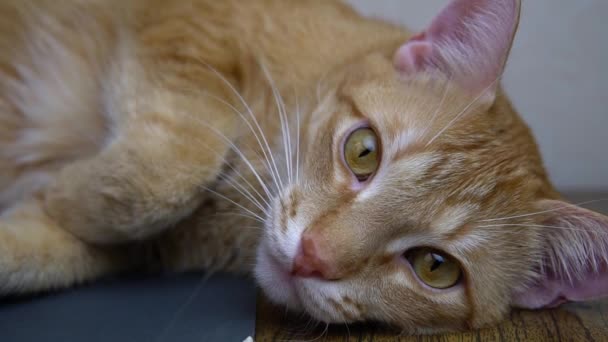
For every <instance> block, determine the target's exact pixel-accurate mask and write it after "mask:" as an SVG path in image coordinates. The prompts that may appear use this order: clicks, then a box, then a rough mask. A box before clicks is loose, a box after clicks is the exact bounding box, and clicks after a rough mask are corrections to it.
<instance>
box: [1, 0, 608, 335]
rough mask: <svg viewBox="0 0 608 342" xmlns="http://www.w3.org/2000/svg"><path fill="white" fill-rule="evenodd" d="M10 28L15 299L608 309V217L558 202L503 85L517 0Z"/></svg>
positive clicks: (69, 21) (348, 314)
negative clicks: (63, 294) (36, 295)
mask: <svg viewBox="0 0 608 342" xmlns="http://www.w3.org/2000/svg"><path fill="white" fill-rule="evenodd" d="M0 18H2V20H0V47H1V49H0V213H1V214H0V215H1V216H0V292H1V293H3V294H12V293H24V292H25V293H27V292H35V291H44V290H49V289H57V288H64V287H68V286H72V285H75V284H78V283H82V282H87V281H91V280H94V279H96V278H99V277H101V276H104V275H107V274H112V273H117V272H121V271H127V270H130V269H135V268H142V267H143V268H149V269H154V270H161V271H170V272H183V271H191V270H207V271H230V272H238V273H253V274H254V275H255V277H256V279H257V280H258V282H259V284H260V285H261V287H262V288H263V289H264V290H265V292H266V293H267V295H268V296H269V297H270V298H271V299H272V300H274V301H275V302H277V303H280V304H286V305H288V306H289V307H291V308H292V309H294V310H303V311H305V312H307V313H308V314H310V315H312V316H313V317H315V318H317V319H319V320H322V321H326V322H352V321H361V320H377V321H382V322H387V323H390V324H394V325H398V326H400V327H402V328H404V329H406V330H407V331H409V332H413V333H414V332H417V333H420V332H437V331H443V330H455V329H466V328H475V327H479V326H482V325H485V324H490V323H494V322H496V321H498V320H500V319H502V318H503V317H504V316H505V315H506V314H507V313H508V312H509V310H510V309H511V307H513V306H520V307H531V308H541V307H545V306H551V305H555V304H558V303H559V302H561V301H567V300H586V299H592V298H596V297H599V296H601V295H605V294H606V290H607V289H606V286H605V280H606V279H605V273H606V260H607V259H608V253H607V252H606V249H607V248H608V247H607V246H608V243H607V241H608V237H607V234H608V230H607V229H606V226H608V224H607V220H606V218H605V217H603V216H601V215H599V214H595V213H592V212H589V211H586V210H584V209H581V208H578V207H576V206H573V205H569V204H566V203H565V202H562V201H560V200H559V194H558V193H557V192H556V191H555V190H554V188H553V187H552V186H551V184H550V182H549V181H548V179H547V176H546V173H545V171H544V168H543V166H542V161H541V157H540V155H539V153H538V149H537V146H536V144H535V142H534V140H533V138H532V136H531V134H530V132H529V129H528V128H527V127H526V125H525V124H524V122H523V121H522V120H521V119H520V118H519V116H518V115H517V113H516V112H515V111H514V109H513V108H512V106H511V105H510V103H509V101H508V99H507V98H506V96H505V95H504V94H503V92H502V91H501V89H500V87H499V86H498V81H499V79H500V76H501V75H502V72H503V68H504V66H505V63H506V60H507V56H508V53H509V49H510V46H511V42H512V40H513V37H514V34H515V30H516V27H517V22H518V19H519V2H518V1H497V0H494V1H490V0H485V1H482V0H456V1H453V2H452V3H451V4H450V5H449V6H448V7H447V8H446V9H445V10H444V11H443V12H442V13H441V14H440V15H439V16H438V18H437V19H436V20H435V21H434V22H433V23H432V24H431V26H430V27H429V28H428V29H427V30H426V31H425V32H424V33H422V34H417V35H412V34H411V33H409V32H407V31H406V30H404V29H403V28H401V27H398V26H395V25H391V24H387V23H384V22H382V21H379V20H374V19H367V18H363V17H361V16H360V15H358V14H357V13H355V12H354V11H353V10H352V9H350V8H349V7H348V6H346V5H344V4H343V3H341V2H339V1H313V0H310V1H294V2H287V1H281V0H256V1H246V2H243V1H205V0H180V1H160V0H137V1H130V2H127V3H125V2H124V1H123V2H120V1H113V0H109V1H76V0H74V1H69V2H61V3H58V2H53V1H50V0H48V1H47V0H38V1H17V0H10V1H4V2H2V3H1V4H0ZM453 32H456V33H453ZM358 139H359V140H358ZM357 149H358V150H357ZM353 151H354V152H357V151H359V152H361V153H359V152H357V153H354V152H353ZM353 153H354V154H353ZM361 170H364V171H361ZM365 170H368V171H369V172H368V171H365ZM550 227H553V228H554V229H551V228H550ZM418 256H420V258H419V257H418ZM429 257H431V258H435V259H434V262H435V264H433V269H432V271H435V267H439V266H441V267H442V268H443V269H446V267H449V266H450V265H452V266H451V267H452V268H451V270H457V271H458V273H453V272H456V271H453V272H452V274H455V275H457V276H453V279H452V280H453V281H450V277H451V276H450V273H449V272H448V271H445V272H444V271H443V270H441V269H440V270H439V272H441V273H435V274H439V275H438V276H437V275H433V276H432V277H430V278H429V279H426V280H428V282H425V280H424V277H423V276H421V275H420V274H419V272H421V269H424V265H425V264H424V260H426V259H425V258H427V259H428V258H429ZM427 261H428V260H427ZM420 265H422V266H420ZM446 265H447V266H446ZM420 267H422V268H420ZM427 271H428V270H427ZM429 274H431V273H429ZM421 277H422V278H421ZM431 278H432V279H431ZM437 281H439V283H440V285H441V284H444V285H445V284H447V285H446V286H445V287H443V285H442V286H440V285H437V284H439V283H437ZM429 283H430V284H432V285H436V286H437V287H434V286H432V285H429ZM448 285H449V286H448ZM442 287H443V288H442Z"/></svg>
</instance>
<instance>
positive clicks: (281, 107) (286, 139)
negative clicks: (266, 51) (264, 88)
mask: <svg viewBox="0 0 608 342" xmlns="http://www.w3.org/2000/svg"><path fill="white" fill-rule="evenodd" d="M260 67H261V68H262V70H263V71H264V75H265V77H266V79H267V81H268V84H269V85H270V88H271V90H272V94H273V96H274V100H275V104H276V106H277V110H278V112H279V121H280V124H281V136H282V138H283V139H282V140H283V149H284V151H285V158H286V160H285V167H286V168H287V170H286V171H287V177H288V178H289V177H290V174H291V170H290V165H289V160H290V150H289V146H290V136H291V135H290V133H289V128H287V129H286V128H285V127H286V125H287V115H286V114H285V103H284V102H283V99H282V97H281V95H280V93H279V90H278V89H277V87H276V84H275V83H274V80H273V79H272V76H271V75H270V72H269V71H268V69H267V68H266V66H265V65H264V64H260ZM279 179H281V177H279ZM288 181H289V182H291V180H289V179H288ZM283 185H284V183H283V182H282V181H281V191H283Z"/></svg>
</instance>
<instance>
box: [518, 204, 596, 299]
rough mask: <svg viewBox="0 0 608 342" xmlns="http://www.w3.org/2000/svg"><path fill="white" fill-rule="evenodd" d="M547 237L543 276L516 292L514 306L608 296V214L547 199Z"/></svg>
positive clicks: (542, 207) (545, 206)
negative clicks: (607, 215)
mask: <svg viewBox="0 0 608 342" xmlns="http://www.w3.org/2000/svg"><path fill="white" fill-rule="evenodd" d="M539 207H540V208H541V210H544V211H547V214H549V217H548V218H547V219H546V220H545V221H543V222H542V225H541V227H542V229H544V230H545V233H544V234H543V235H544V237H545V245H544V249H543V251H542V253H541V255H542V256H543V257H542V258H541V260H540V262H541V264H540V267H539V273H540V278H538V279H537V280H536V281H535V282H534V283H533V284H532V285H531V286H528V287H527V288H526V289H525V290H523V291H520V292H518V293H516V294H515V296H514V298H513V303H514V306H517V307H522V308H529V309H538V308H544V307H554V306H557V305H559V304H562V303H564V302H570V301H586V300H593V299H597V298H601V297H606V296H608V217H606V216H604V215H601V214H598V213H595V212H593V211H590V210H586V209H583V208H579V207H577V206H575V205H571V204H567V203H565V202H562V201H556V200H543V201H541V202H540V203H539Z"/></svg>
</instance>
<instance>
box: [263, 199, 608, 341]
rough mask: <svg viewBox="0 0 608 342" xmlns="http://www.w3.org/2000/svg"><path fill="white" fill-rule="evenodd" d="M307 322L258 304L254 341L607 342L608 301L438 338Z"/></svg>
mask: <svg viewBox="0 0 608 342" xmlns="http://www.w3.org/2000/svg"><path fill="white" fill-rule="evenodd" d="M567 197H568V198H569V199H570V200H571V201H572V202H573V203H583V202H587V201H589V200H597V199H608V194H606V193H595V194H583V193H579V194H570V195H569V196H567ZM583 206H584V207H586V208H588V209H592V210H597V211H599V212H602V213H605V214H608V201H606V200H604V201H598V202H593V203H585V205H583ZM314 326H315V323H311V321H310V320H309V319H308V318H302V317H297V316H296V317H294V316H290V315H288V314H286V312H285V309H282V308H276V307H273V306H272V305H270V304H268V302H267V301H266V300H264V299H263V297H260V299H259V300H258V308H257V319H256V339H255V341H256V342H271V341H272V342H275V341H276V342H279V341H280V342H283V341H315V342H316V341H328V342H333V341H342V342H346V341H362V342H363V341H364V342H378V341H399V342H409V341H416V342H417V341H421V342H422V341H424V342H427V341H428V342H435V341H437V342H452V341H454V342H456V341H458V342H468V341H574V342H578V341H597V342H608V299H606V300H603V301H598V302H594V303H585V304H576V305H574V304H569V305H565V306H562V307H561V308H559V309H555V310H546V311H538V312H532V311H517V312H514V313H513V314H512V315H511V317H510V318H509V319H508V320H506V321H505V322H503V323H501V324H500V325H498V326H496V327H491V328H486V329H482V330H479V331H471V332H465V333H460V334H450V335H442V336H423V337H408V336H399V334H398V333H396V332H394V331H390V330H388V329H386V328H381V327H377V326H372V325H348V326H345V325H337V326H332V327H329V328H328V330H325V324H323V325H322V326H319V327H316V328H315V327H314Z"/></svg>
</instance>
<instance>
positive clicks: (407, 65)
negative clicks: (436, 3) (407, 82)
mask: <svg viewBox="0 0 608 342" xmlns="http://www.w3.org/2000/svg"><path fill="white" fill-rule="evenodd" d="M518 20H519V0H453V1H452V2H451V3H450V4H449V5H448V6H447V7H446V8H445V9H443V11H442V12H441V13H440V14H439V15H438V16H437V17H436V18H435V19H434V20H433V21H432V23H431V25H430V26H429V27H428V28H427V29H426V30H425V31H424V32H423V33H421V34H419V35H417V36H415V37H413V38H412V39H410V41H409V42H407V43H406V44H404V45H403V46H401V48H399V50H398V51H397V52H396V53H395V57H394V63H395V67H396V68H397V69H398V70H399V71H401V72H402V73H406V74H411V73H414V72H419V71H429V70H433V69H434V70H437V71H440V72H443V73H444V74H447V75H448V76H450V77H451V78H453V79H455V80H456V81H457V82H460V83H461V85H463V86H465V87H467V88H469V89H470V90H471V91H473V92H480V91H482V90H484V89H486V88H488V87H489V86H491V85H492V84H493V83H496V81H497V79H498V78H499V77H500V75H501V74H502V71H503V68H504V64H505V62H506V59H507V57H508V54H509V50H510V48H511V43H512V40H513V36H514V35H515V30H516V27H517V23H518Z"/></svg>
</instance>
